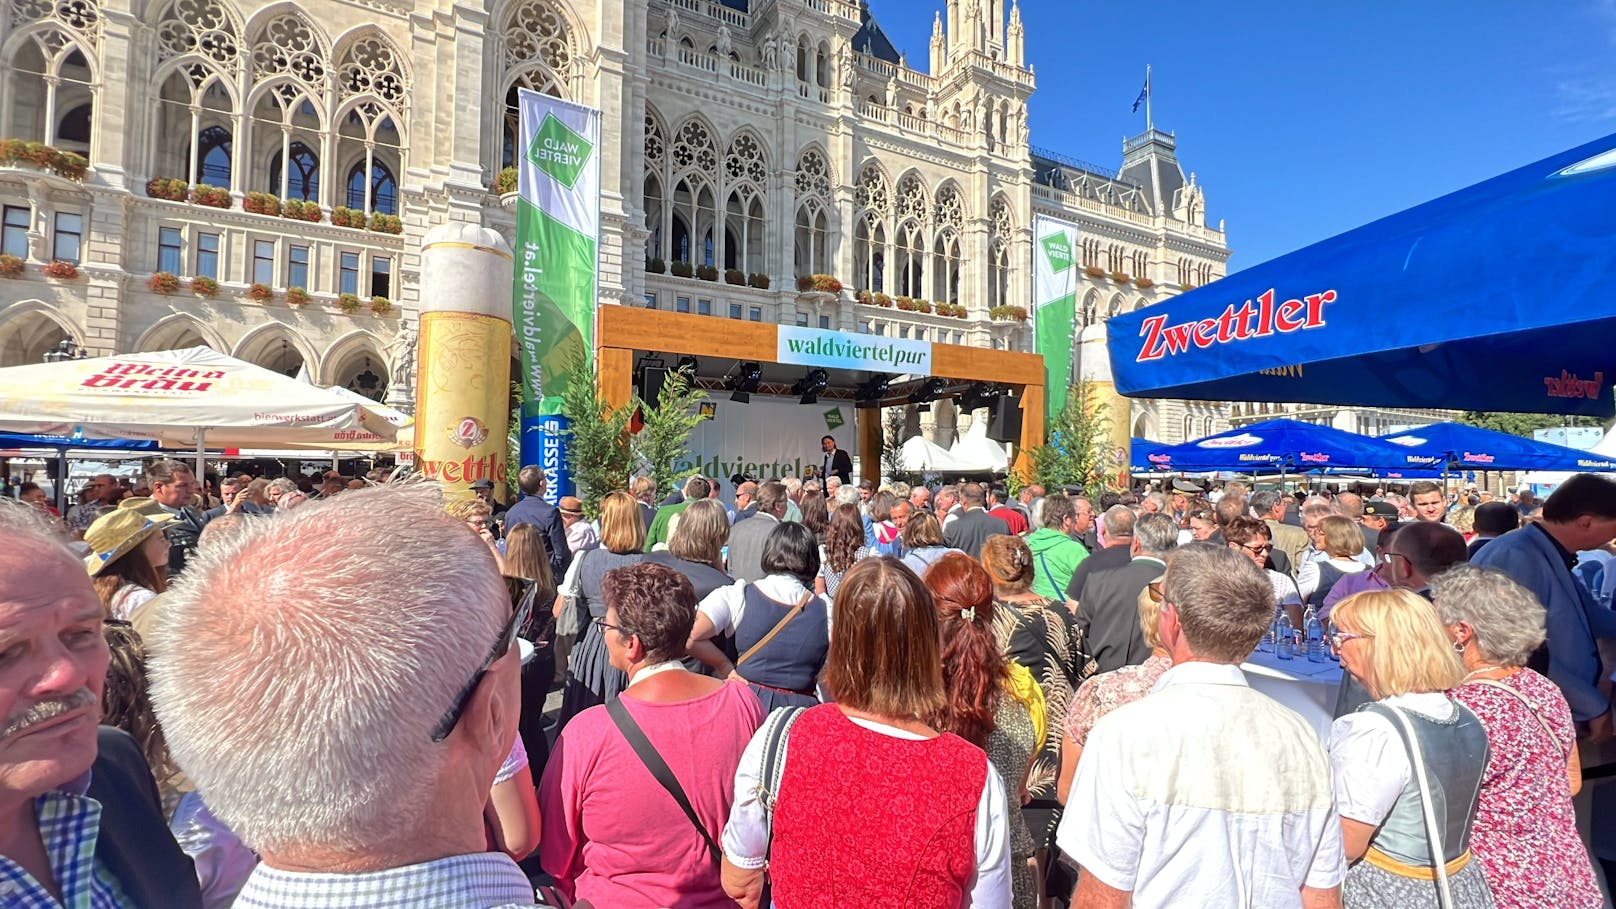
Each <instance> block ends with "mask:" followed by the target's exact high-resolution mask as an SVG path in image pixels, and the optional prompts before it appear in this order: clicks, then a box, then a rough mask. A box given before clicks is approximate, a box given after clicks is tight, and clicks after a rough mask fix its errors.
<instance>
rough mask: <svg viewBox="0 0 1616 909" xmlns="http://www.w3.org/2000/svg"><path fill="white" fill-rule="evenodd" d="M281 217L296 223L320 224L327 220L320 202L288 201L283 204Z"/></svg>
mask: <svg viewBox="0 0 1616 909" xmlns="http://www.w3.org/2000/svg"><path fill="white" fill-rule="evenodd" d="M281 217H283V218H291V219H292V220H294V221H308V222H311V223H318V222H319V221H322V220H324V219H325V213H324V212H322V211H320V203H318V202H305V201H303V200H301V199H287V200H286V201H285V202H282V203H281Z"/></svg>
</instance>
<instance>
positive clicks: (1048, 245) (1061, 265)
mask: <svg viewBox="0 0 1616 909" xmlns="http://www.w3.org/2000/svg"><path fill="white" fill-rule="evenodd" d="M1038 242H1040V243H1042V244H1043V246H1044V256H1045V257H1047V258H1048V259H1049V271H1050V274H1056V275H1058V274H1060V273H1061V272H1063V271H1065V270H1066V269H1068V268H1071V267H1072V265H1073V260H1072V244H1071V241H1069V240H1067V239H1066V231H1064V230H1058V231H1056V232H1054V233H1052V234H1050V235H1049V236H1047V237H1045V238H1043V239H1042V240H1040V241H1038Z"/></svg>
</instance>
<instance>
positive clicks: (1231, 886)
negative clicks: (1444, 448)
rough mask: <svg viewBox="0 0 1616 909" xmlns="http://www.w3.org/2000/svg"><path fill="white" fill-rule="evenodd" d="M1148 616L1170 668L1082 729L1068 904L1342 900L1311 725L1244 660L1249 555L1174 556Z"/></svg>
mask: <svg viewBox="0 0 1616 909" xmlns="http://www.w3.org/2000/svg"><path fill="white" fill-rule="evenodd" d="M1161 593H1162V605H1161V614H1160V617H1159V619H1158V622H1157V627H1158V630H1159V632H1160V634H1161V640H1162V646H1164V647H1165V648H1166V649H1167V651H1168V655H1169V656H1170V657H1171V659H1172V662H1173V668H1171V669H1169V670H1168V671H1167V672H1166V674H1164V675H1163V676H1162V677H1161V679H1160V681H1158V682H1157V683H1156V686H1155V688H1154V689H1152V692H1151V693H1150V694H1149V695H1147V696H1145V697H1144V698H1142V699H1140V700H1137V701H1134V702H1133V703H1130V704H1125V705H1123V706H1121V707H1118V708H1117V709H1116V710H1114V711H1112V712H1111V713H1109V714H1107V715H1106V716H1104V717H1102V718H1101V719H1100V721H1099V722H1098V723H1097V724H1096V725H1095V726H1094V730H1093V731H1092V732H1090V733H1089V738H1088V742H1087V744H1086V745H1085V746H1084V748H1083V755H1082V757H1081V759H1080V760H1079V762H1078V765H1077V775H1076V777H1075V778H1074V779H1073V781H1072V789H1071V796H1070V798H1069V799H1068V801H1067V808H1068V810H1067V812H1066V814H1065V816H1064V817H1063V818H1062V820H1061V824H1060V827H1059V829H1058V831H1057V832H1056V834H1055V842H1056V845H1058V846H1059V847H1060V848H1061V849H1062V850H1063V851H1065V852H1066V854H1067V855H1069V856H1071V857H1072V858H1073V859H1075V860H1076V861H1077V863H1078V865H1079V866H1080V867H1081V868H1082V874H1081V876H1080V877H1079V880H1078V885H1077V889H1076V891H1075V893H1074V894H1073V897H1072V907H1073V909H1108V907H1123V906H1132V907H1134V909H1151V907H1158V906H1217V907H1246V909H1257V907H1263V909H1269V907H1274V909H1281V907H1283V909H1321V907H1339V906H1340V905H1341V895H1340V884H1341V881H1342V880H1343V879H1344V878H1345V877H1346V873H1347V865H1346V859H1345V856H1344V854H1343V852H1342V845H1341V820H1340V817H1339V816H1338V815H1337V814H1336V810H1335V807H1334V799H1333V793H1332V790H1331V785H1330V766H1329V759H1328V756H1327V755H1326V753H1325V750H1324V746H1323V744H1322V743H1321V742H1320V741H1319V737H1318V735H1317V733H1315V732H1314V731H1313V728H1312V727H1311V726H1310V725H1308V723H1307V722H1306V721H1304V720H1303V719H1302V718H1301V717H1300V716H1298V715H1297V714H1296V713H1295V712H1293V711H1291V710H1290V709H1289V708H1287V707H1284V706H1282V705H1281V704H1279V702H1277V701H1275V700H1273V699H1271V698H1269V697H1267V696H1266V695H1263V694H1260V693H1258V692H1256V691H1254V690H1252V689H1251V688H1250V687H1249V686H1248V685H1247V684H1246V679H1245V676H1244V674H1243V673H1241V671H1240V668H1239V664H1240V662H1241V661H1242V660H1243V659H1245V657H1246V656H1247V655H1248V654H1250V653H1251V650H1252V648H1253V647H1255V646H1256V644H1257V639H1258V638H1260V637H1262V634H1263V630H1264V628H1266V627H1267V625H1268V622H1269V620H1270V618H1271V617H1272V615H1273V590H1272V588H1271V587H1270V585H1269V582H1268V579H1267V578H1265V577H1264V576H1263V574H1262V572H1261V571H1259V570H1258V569H1257V567H1256V566H1255V565H1254V564H1252V562H1251V560H1250V559H1249V558H1246V557H1244V556H1241V555H1240V554H1238V553H1236V552H1234V551H1233V550H1230V549H1227V548H1225V547H1216V548H1213V547H1211V546H1209V545H1205V544H1194V545H1191V546H1189V547H1186V548H1184V549H1180V550H1178V551H1177V552H1175V553H1173V554H1172V555H1171V556H1170V557H1169V560H1168V563H1167V573H1166V576H1165V578H1164V579H1163V581H1162V590H1161Z"/></svg>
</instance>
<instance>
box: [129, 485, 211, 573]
mask: <svg viewBox="0 0 1616 909" xmlns="http://www.w3.org/2000/svg"><path fill="white" fill-rule="evenodd" d="M146 485H147V486H149V487H151V501H152V502H155V503H156V504H157V505H158V506H159V507H161V508H162V509H163V511H166V512H168V513H169V514H171V515H173V516H174V520H172V521H170V522H169V523H168V526H167V527H165V528H164V533H165V534H166V535H167V536H168V576H169V577H170V578H172V577H174V576H175V575H177V574H179V573H180V572H182V571H184V570H185V560H186V558H187V557H188V556H190V554H191V553H192V551H194V550H195V549H196V541H197V540H198V539H200V538H201V537H202V528H203V527H206V526H207V523H208V519H207V516H206V515H204V514H203V513H202V512H200V511H198V510H197V509H196V508H194V507H192V504H191V503H192V502H193V501H195V499H196V475H195V474H193V473H192V472H191V468H189V467H186V466H185V464H184V463H183V462H180V461H174V460H170V459H168V458H164V459H162V460H159V461H153V462H152V463H151V464H150V465H148V466H147V468H146ZM121 504H122V505H123V507H134V506H137V505H140V504H142V503H140V502H138V501H137V502H129V501H127V500H126V501H125V502H123V503H121Z"/></svg>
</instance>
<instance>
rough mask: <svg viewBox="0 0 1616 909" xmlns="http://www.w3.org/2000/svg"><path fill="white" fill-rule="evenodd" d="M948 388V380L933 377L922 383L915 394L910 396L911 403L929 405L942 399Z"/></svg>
mask: <svg viewBox="0 0 1616 909" xmlns="http://www.w3.org/2000/svg"><path fill="white" fill-rule="evenodd" d="M947 387H948V380H947V379H944V378H943V377H941V376H932V377H931V378H929V379H927V380H926V381H924V382H922V383H920V387H919V388H916V389H915V390H914V392H913V393H912V394H910V395H909V403H910V404H929V403H931V402H932V401H935V400H937V399H938V398H940V397H942V395H943V389H945V388H947Z"/></svg>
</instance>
